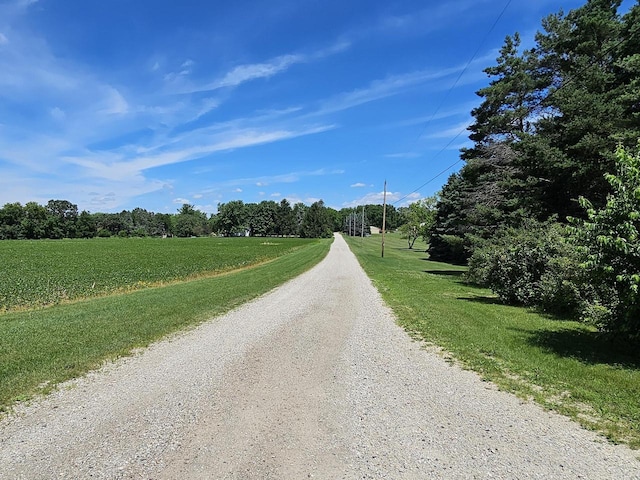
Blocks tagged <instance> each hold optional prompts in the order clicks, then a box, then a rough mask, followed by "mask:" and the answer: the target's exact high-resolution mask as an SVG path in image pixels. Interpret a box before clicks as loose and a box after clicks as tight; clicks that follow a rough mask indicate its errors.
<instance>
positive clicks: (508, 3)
mask: <svg viewBox="0 0 640 480" xmlns="http://www.w3.org/2000/svg"><path fill="white" fill-rule="evenodd" d="M511 2H512V0H508V1H507V3H505V5H504V7H503V8H502V11H500V14H499V15H498V17H497V18H496V19H495V21H494V22H493V24H492V25H491V27H490V28H489V30H487V33H486V34H485V35H484V37H483V38H482V41H481V42H480V43H479V44H478V48H477V49H476V51H475V52H474V53H473V55H472V56H471V58H470V59H469V61H468V62H467V64H466V65H465V66H464V68H463V69H462V71H461V72H460V74H459V75H458V77H457V78H456V80H455V82H453V85H451V87H450V88H449V90H448V91H447V93H446V94H445V95H444V97H442V100H441V101H440V103H439V104H438V106H437V107H436V109H435V111H434V112H433V113H432V114H431V116H430V117H429V119H428V120H427V121H426V122H425V125H424V127H423V128H422V130H421V131H420V135H418V137H417V138H416V140H415V141H414V145H415V144H416V143H418V141H419V140H420V138H421V137H422V136H423V135H424V132H426V131H427V127H428V126H429V124H430V123H431V120H433V118H434V117H435V116H436V114H437V113H438V112H439V111H440V108H442V105H444V103H445V101H446V100H447V99H448V98H449V95H450V94H451V92H452V91H453V89H454V88H456V86H457V85H458V82H459V81H460V79H461V78H462V76H463V75H464V74H465V72H466V71H467V70H468V68H469V66H470V65H471V62H473V60H474V59H475V58H476V56H477V55H478V53H480V50H481V49H482V47H483V46H484V44H485V42H486V41H487V38H489V35H490V34H491V32H492V31H493V29H494V28H495V27H496V25H497V24H498V22H499V21H500V20H501V19H502V17H503V16H504V13H505V12H506V11H507V8H509V5H511ZM466 129H467V128H466V127H465V128H463V129H462V130H460V131H459V132H458V133H457V134H456V135H455V136H454V137H453V138H452V139H451V140H450V141H449V143H447V144H446V145H445V146H444V147H443V148H442V149H441V150H440V151H439V152H438V153H436V154H435V155H434V156H433V157H431V160H434V159H436V158H438V156H439V155H440V154H441V153H442V152H444V151H445V150H446V149H447V148H449V146H451V144H452V143H453V142H454V141H455V140H456V139H457V138H458V137H459V136H460V135H462V133H463V132H464V131H465V130H466ZM412 149H413V147H411V148H410V149H409V150H412ZM461 161H462V159H461V158H460V159H458V160H457V161H455V162H454V163H452V164H451V165H449V166H448V167H447V168H445V169H444V170H443V171H442V172H440V173H438V174H437V175H436V176H435V177H433V178H431V179H429V180H428V181H426V182H425V183H423V184H422V185H420V186H419V187H418V188H416V189H415V190H413V191H411V192H409V193H408V194H407V195H405V196H404V197H402V198H401V199H400V200H396V201H395V202H393V205H395V204H397V203H400V202H401V201H403V200H405V199H406V198H408V197H409V196H410V195H411V194H413V193H416V192H417V191H418V190H421V189H422V188H424V187H425V186H427V185H428V184H429V183H431V182H433V181H434V180H435V179H437V178H438V177H440V175H443V174H444V173H445V172H447V171H448V170H450V169H452V168H453V167H455V166H456V165H457V164H458V163H460V162H461Z"/></svg>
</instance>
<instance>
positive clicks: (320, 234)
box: [300, 200, 333, 238]
mask: <svg viewBox="0 0 640 480" xmlns="http://www.w3.org/2000/svg"><path fill="white" fill-rule="evenodd" d="M332 235H333V221H332V219H331V217H330V216H329V213H328V212H327V207H325V205H324V202H323V201H322V200H319V201H317V202H314V203H313V204H312V205H311V206H310V207H309V210H307V212H306V213H305V215H304V219H303V220H302V225H301V227H300V236H301V237H302V238H330V237H331V236H332Z"/></svg>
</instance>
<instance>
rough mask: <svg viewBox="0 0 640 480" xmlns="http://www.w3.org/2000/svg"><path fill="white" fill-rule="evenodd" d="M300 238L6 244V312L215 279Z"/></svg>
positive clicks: (2, 308) (2, 285) (0, 284)
mask: <svg viewBox="0 0 640 480" xmlns="http://www.w3.org/2000/svg"><path fill="white" fill-rule="evenodd" d="M310 242H312V240H306V239H299V238H167V239H160V238H131V239H122V238H107V239H102V238H97V239H91V240H35V241H31V240H8V241H1V242H0V313H1V312H7V311H13V310H24V309H32V308H39V307H44V306H49V305H54V304H58V303H63V302H66V301H70V300H78V299H81V298H87V297H95V296H103V295H108V294H112V293H119V292H126V291H131V290H137V289H141V288H144V287H149V286H156V285H162V284H166V283H171V282H174V281H177V280H188V279H195V278H199V277H206V276H211V275H215V274H219V273H224V272H227V271H231V270H235V269H239V268H244V267H247V266H251V265H255V264H259V263H262V262H265V261H269V260H272V259H274V258H277V257H280V256H282V255H284V254H286V253H290V252H291V251H293V250H295V249H297V248H299V247H301V246H303V245H306V244H309V243H310Z"/></svg>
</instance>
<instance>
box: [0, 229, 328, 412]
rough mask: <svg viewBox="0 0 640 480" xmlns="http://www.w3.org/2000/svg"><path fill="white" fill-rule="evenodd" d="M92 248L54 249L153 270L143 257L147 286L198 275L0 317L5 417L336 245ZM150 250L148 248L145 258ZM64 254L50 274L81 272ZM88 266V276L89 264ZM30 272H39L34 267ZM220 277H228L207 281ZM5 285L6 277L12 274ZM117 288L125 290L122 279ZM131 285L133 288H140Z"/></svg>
mask: <svg viewBox="0 0 640 480" xmlns="http://www.w3.org/2000/svg"><path fill="white" fill-rule="evenodd" d="M90 242H91V241H87V244H83V241H70V242H69V243H68V244H67V243H65V242H62V243H59V244H58V245H57V248H61V247H62V248H63V249H71V250H72V251H74V252H86V249H88V248H94V247H96V248H98V247H99V246H101V245H102V246H105V249H106V250H105V251H106V252H108V253H109V255H108V257H109V258H111V259H112V262H113V264H114V265H118V266H119V268H121V269H122V270H123V271H125V272H126V271H128V268H127V267H130V269H131V270H132V271H146V270H144V264H145V262H144V261H143V260H144V258H149V265H148V266H147V268H148V271H149V272H155V273H153V274H152V273H149V275H148V276H146V277H145V281H150V280H149V279H154V281H158V280H162V281H165V280H170V279H176V278H185V277H186V278H189V276H191V275H195V276H196V278H195V279H192V280H185V281H181V282H173V283H169V284H167V285H163V286H156V287H147V288H139V289H137V290H133V291H129V292H126V293H123V292H121V291H120V290H119V289H118V288H116V289H115V291H117V292H119V293H116V294H113V295H109V296H105V295H103V296H101V297H99V298H85V299H83V300H78V301H75V302H66V303H62V304H58V305H53V306H50V307H47V308H36V309H31V310H25V311H14V312H8V313H4V314H0V411H3V410H7V409H8V408H10V406H11V405H12V404H14V403H15V402H16V401H20V400H26V399H29V398H30V397H32V396H33V395H34V394H38V393H46V392H47V391H49V390H50V389H51V388H53V387H54V386H55V385H57V384H59V383H60V382H63V381H65V380H68V379H71V378H74V377H77V376H79V375H82V374H84V373H86V372H87V371H89V370H91V369H94V368H97V367H99V366H100V365H101V364H102V363H103V362H105V361H108V360H112V359H115V358H118V357H120V356H123V355H129V354H130V353H131V352H132V351H133V350H134V349H137V348H140V347H145V346H147V345H149V344H150V343H152V342H154V341H156V340H158V339H160V338H162V337H163V336H166V335H167V334H170V333H172V332H176V331H178V330H181V329H184V328H188V327H190V326H193V325H196V324H198V323H200V322H203V321H205V320H208V319H211V318H212V317H215V316H217V315H220V314H222V313H224V312H226V311H228V310H230V309H231V308H234V307H236V306H239V305H241V304H242V303H244V302H247V301H248V300H251V299H253V298H255V297H257V296H259V295H261V294H263V293H266V292H268V291H269V290H271V289H273V288H275V287H276V286H278V285H280V284H282V283H284V282H285V281H287V280H289V279H291V278H293V277H295V276H297V275H299V274H301V273H303V272H304V271H306V270H308V269H309V268H311V267H312V266H314V265H315V264H316V263H318V262H319V261H320V260H322V259H323V258H324V257H325V255H326V254H327V252H328V251H329V246H330V244H331V240H330V239H324V240H301V239H280V238H271V239H246V238H236V239H222V240H221V239H217V240H216V239H185V240H184V241H177V242H174V240H168V241H162V240H157V241H156V240H142V241H139V243H136V242H137V240H130V241H124V242H123V241H121V240H119V239H118V240H116V239H114V240H113V241H107V242H103V241H102V240H98V241H97V242H95V243H94V244H91V245H89V244H90ZM156 242H157V243H156ZM9 243H12V242H9ZM54 243H58V242H54ZM41 245H42V247H43V248H41V250H40V251H41V252H43V253H42V255H43V256H45V257H46V255H47V253H46V252H51V250H48V249H55V247H54V246H52V245H50V243H49V242H42V244H41ZM143 246H148V248H149V250H148V251H147V252H146V253H145V252H144V251H143V250H145V249H144V248H143ZM3 247H5V248H6V246H4V245H3ZM12 247H15V246H12ZM72 247H75V249H74V248H72ZM132 251H135V252H137V255H139V256H136V255H134V254H133V253H132ZM207 252H208V253H207ZM225 252H226V255H225ZM93 255H94V256H97V257H99V258H100V259H101V261H102V262H104V263H103V264H101V266H100V267H98V268H97V271H103V272H111V273H110V275H113V274H114V272H115V270H117V269H115V268H114V267H113V266H111V267H105V265H108V263H109V260H108V258H105V256H104V254H98V253H97V252H93ZM151 257H153V259H151ZM156 257H163V258H156ZM65 258H68V257H66V256H63V255H60V256H58V257H57V261H58V262H59V264H57V265H55V266H50V267H49V271H50V272H53V271H56V270H57V271H59V272H65V271H70V272H73V271H74V268H75V269H77V268H78V267H77V263H74V262H76V261H77V259H75V258H74V259H73V260H72V261H71V265H73V267H70V266H69V264H65V262H64V261H62V259H65ZM123 258H126V260H123ZM216 259H217V260H216ZM230 259H231V260H230ZM40 260H41V263H42V264H48V263H47V262H46V261H43V260H42V259H40ZM266 260H271V261H269V262H266ZM161 265H165V266H166V268H168V269H170V271H171V272H173V273H172V275H168V276H164V277H163V276H162V275H160V273H161V271H162V270H163V269H164V268H165V267H161ZM205 265H206V267H207V268H206V269H205V268H204V267H203V266H205ZM25 266H26V263H25ZM87 269H89V270H90V265H89V264H87ZM25 270H26V271H30V272H32V273H30V275H31V276H33V275H35V273H33V269H32V268H25ZM230 270H231V271H230ZM223 271H227V272H228V273H227V274H224V275H214V276H209V275H208V274H209V273H212V272H213V273H215V272H223ZM92 274H93V272H92V271H88V272H76V274H75V275H73V274H72V275H69V276H68V278H67V280H66V281H68V282H69V281H70V280H69V278H71V279H76V280H78V279H82V281H83V282H89V281H91V282H93V278H94V277H92V276H91V275H92ZM127 275H130V276H127ZM123 277H124V278H128V280H127V281H128V282H131V281H132V282H138V281H139V277H136V276H135V275H133V274H131V273H130V272H129V273H128V274H127V273H123ZM110 278H113V277H110ZM2 281H3V282H4V281H6V280H5V277H3V279H2ZM31 281H33V279H31ZM70 284H71V285H72V284H73V282H70ZM113 285H115V286H118V284H117V282H114V283H113ZM127 285H129V284H127ZM131 285H133V286H134V287H135V283H133V284H131ZM239 328H241V327H240V326H239Z"/></svg>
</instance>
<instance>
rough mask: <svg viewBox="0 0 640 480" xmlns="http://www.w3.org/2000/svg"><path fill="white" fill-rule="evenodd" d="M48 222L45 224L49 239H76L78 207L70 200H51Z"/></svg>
mask: <svg viewBox="0 0 640 480" xmlns="http://www.w3.org/2000/svg"><path fill="white" fill-rule="evenodd" d="M46 209H47V214H48V215H47V221H46V223H45V230H46V235H47V237H48V238H75V236H76V221H77V220H78V206H77V205H75V204H73V203H71V202H69V201H68V200H49V201H48V202H47V206H46Z"/></svg>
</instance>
